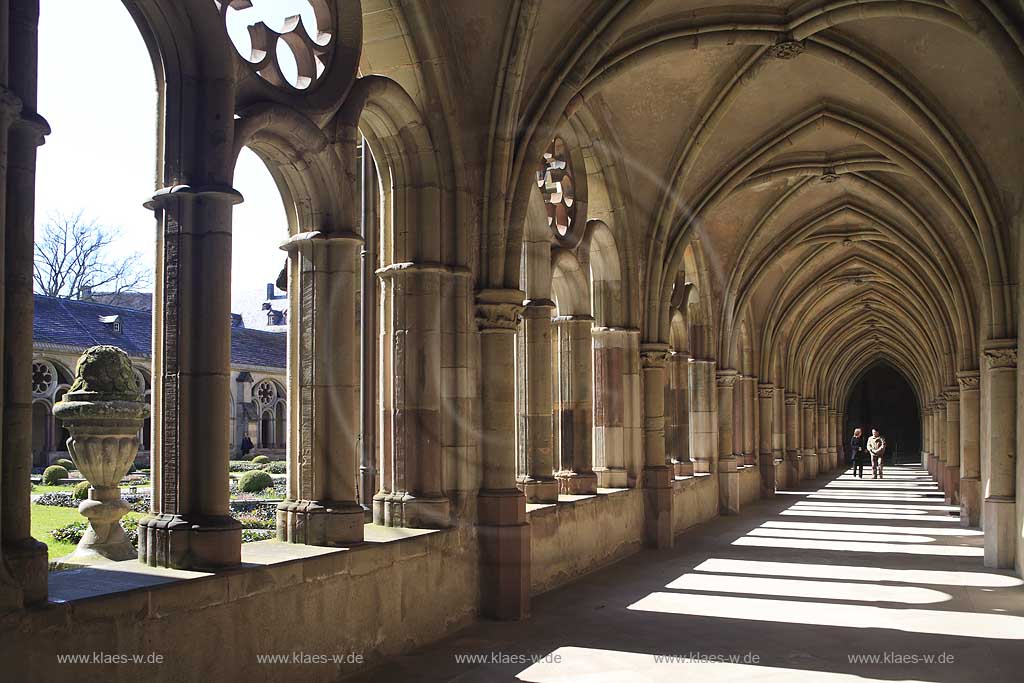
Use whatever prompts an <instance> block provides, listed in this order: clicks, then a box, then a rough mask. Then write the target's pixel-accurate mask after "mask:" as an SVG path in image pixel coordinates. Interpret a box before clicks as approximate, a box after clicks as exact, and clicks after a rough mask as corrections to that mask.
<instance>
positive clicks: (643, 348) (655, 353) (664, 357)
mask: <svg viewBox="0 0 1024 683" xmlns="http://www.w3.org/2000/svg"><path fill="white" fill-rule="evenodd" d="M667 361H668V344H662V343H658V342H650V343H643V344H641V345H640V364H641V366H642V367H644V368H663V367H665V363H666V362H667Z"/></svg>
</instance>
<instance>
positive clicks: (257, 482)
mask: <svg viewBox="0 0 1024 683" xmlns="http://www.w3.org/2000/svg"><path fill="white" fill-rule="evenodd" d="M273 485H274V479H273V477H271V476H270V475H269V474H267V473H266V472H264V471H263V470H253V471H252V472H246V473H245V474H243V475H242V476H241V477H239V478H238V489H239V490H240V491H244V492H245V493H259V492H260V491H262V490H264V489H269V488H270V487H271V486H273Z"/></svg>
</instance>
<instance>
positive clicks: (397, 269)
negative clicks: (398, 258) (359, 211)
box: [334, 232, 470, 280]
mask: <svg viewBox="0 0 1024 683" xmlns="http://www.w3.org/2000/svg"><path fill="white" fill-rule="evenodd" d="M334 234H336V235H337V237H335V239H356V240H358V241H359V242H360V243H362V241H363V237H362V235H359V234H356V233H354V232H338V233H334ZM375 274H376V276H377V277H379V278H381V279H382V280H383V279H385V278H389V277H396V276H399V275H447V276H453V277H469V275H470V272H469V269H468V268H465V267H463V266H449V265H447V264H444V263H436V262H433V261H425V262H423V263H416V262H413V261H403V262H401V263H392V264H389V265H386V266H384V267H383V268H378V269H377V270H376V271H375Z"/></svg>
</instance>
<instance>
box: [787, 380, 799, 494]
mask: <svg viewBox="0 0 1024 683" xmlns="http://www.w3.org/2000/svg"><path fill="white" fill-rule="evenodd" d="M785 403H786V455H785V458H786V482H787V485H788V486H789V487H791V488H795V487H796V486H797V482H799V481H800V469H801V467H800V460H801V457H800V394H794V393H786V395H785Z"/></svg>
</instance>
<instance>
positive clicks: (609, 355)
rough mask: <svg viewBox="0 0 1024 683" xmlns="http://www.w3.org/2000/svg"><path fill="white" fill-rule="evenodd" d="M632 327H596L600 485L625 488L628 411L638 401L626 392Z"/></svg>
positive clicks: (596, 448) (596, 457) (596, 432)
mask: <svg viewBox="0 0 1024 683" xmlns="http://www.w3.org/2000/svg"><path fill="white" fill-rule="evenodd" d="M630 332H632V330H627V329H624V328H619V327H595V328H594V330H593V335H594V471H595V472H596V473H597V485H598V486H601V487H604V488H624V487H626V486H627V485H628V483H629V482H628V477H627V473H626V463H625V453H626V452H627V451H626V413H627V411H628V410H630V409H635V408H636V406H635V402H633V401H631V400H630V399H631V397H630V396H629V395H628V394H627V391H626V376H627V374H628V372H629V358H628V353H629V335H630Z"/></svg>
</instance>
